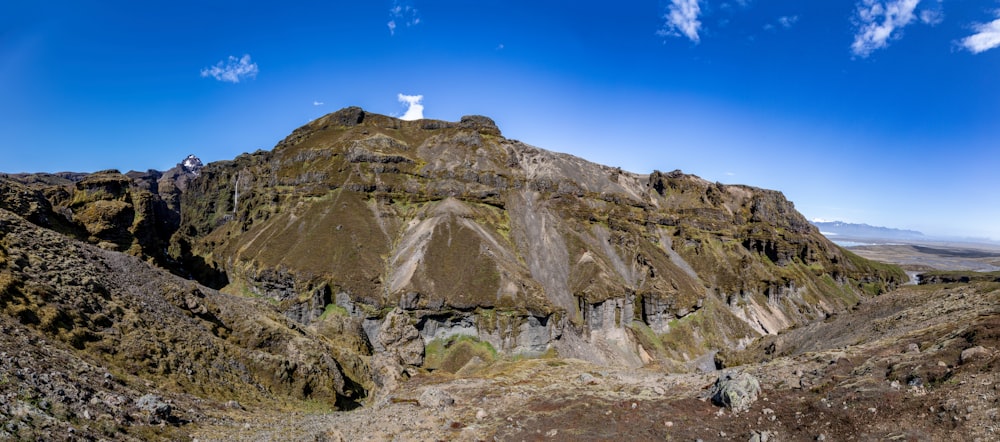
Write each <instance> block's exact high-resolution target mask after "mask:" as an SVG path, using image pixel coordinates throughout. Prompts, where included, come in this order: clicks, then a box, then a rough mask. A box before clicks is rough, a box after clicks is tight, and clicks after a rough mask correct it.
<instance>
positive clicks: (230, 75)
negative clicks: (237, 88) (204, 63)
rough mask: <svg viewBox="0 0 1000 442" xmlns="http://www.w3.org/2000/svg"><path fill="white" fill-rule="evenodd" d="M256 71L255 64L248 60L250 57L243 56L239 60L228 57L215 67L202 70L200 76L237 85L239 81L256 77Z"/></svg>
mask: <svg viewBox="0 0 1000 442" xmlns="http://www.w3.org/2000/svg"><path fill="white" fill-rule="evenodd" d="M257 71H258V69H257V63H254V62H253V61H251V60H250V55H243V56H242V57H240V58H236V57H234V56H232V55H230V56H229V58H228V59H226V60H222V61H220V62H218V63H216V64H215V66H211V67H207V68H204V69H202V70H201V76H202V77H212V78H214V79H216V80H219V81H228V82H230V83H239V82H240V80H244V79H247V78H254V77H256V76H257Z"/></svg>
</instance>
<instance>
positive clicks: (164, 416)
mask: <svg viewBox="0 0 1000 442" xmlns="http://www.w3.org/2000/svg"><path fill="white" fill-rule="evenodd" d="M135 406H136V407H137V408H138V409H139V410H141V411H144V412H146V413H147V414H148V418H149V423H151V424H157V423H160V422H163V421H167V420H169V419H170V417H171V416H170V413H171V411H172V410H173V408H172V407H171V406H170V404H168V403H166V402H164V401H163V398H161V397H159V396H157V395H154V394H147V395H144V396H142V397H141V398H139V400H137V401H135Z"/></svg>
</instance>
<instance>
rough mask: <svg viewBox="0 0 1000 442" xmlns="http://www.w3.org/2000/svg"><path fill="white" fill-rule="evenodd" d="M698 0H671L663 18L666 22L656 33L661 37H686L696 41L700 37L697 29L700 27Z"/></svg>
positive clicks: (699, 39)
mask: <svg viewBox="0 0 1000 442" xmlns="http://www.w3.org/2000/svg"><path fill="white" fill-rule="evenodd" d="M700 3H701V2H700V0H671V1H670V6H668V7H667V12H666V14H664V15H663V19H664V20H666V22H665V23H664V24H663V27H662V28H660V30H658V31H656V35H659V36H661V37H668V36H669V37H687V38H688V39H689V40H691V41H693V42H695V43H698V42H699V41H701V38H700V37H699V36H698V31H699V30H700V29H701V21H700V20H699V18H698V17H699V16H700V15H701V4H700Z"/></svg>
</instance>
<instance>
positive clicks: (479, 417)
mask: <svg viewBox="0 0 1000 442" xmlns="http://www.w3.org/2000/svg"><path fill="white" fill-rule="evenodd" d="M487 416H489V415H488V414H486V410H483V409H482V408H480V409H478V410H476V420H477V421H481V420H483V419H486V417H487Z"/></svg>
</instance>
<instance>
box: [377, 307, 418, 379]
mask: <svg viewBox="0 0 1000 442" xmlns="http://www.w3.org/2000/svg"><path fill="white" fill-rule="evenodd" d="M378 340H379V343H380V344H381V345H382V347H383V348H385V349H386V351H389V352H394V353H396V354H397V355H398V356H399V361H400V362H401V363H402V364H405V365H420V364H422V363H423V362H424V341H423V339H421V338H420V332H419V331H417V328H416V327H414V326H413V325H412V324H410V316H409V315H407V314H406V313H403V311H402V309H400V308H398V307H397V308H395V309H393V310H392V311H391V312H389V313H388V314H387V315H385V319H384V320H383V321H382V326H381V328H380V329H379V333H378Z"/></svg>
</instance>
